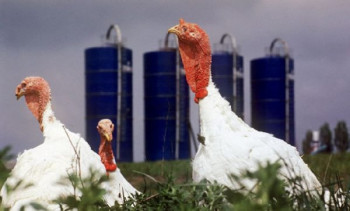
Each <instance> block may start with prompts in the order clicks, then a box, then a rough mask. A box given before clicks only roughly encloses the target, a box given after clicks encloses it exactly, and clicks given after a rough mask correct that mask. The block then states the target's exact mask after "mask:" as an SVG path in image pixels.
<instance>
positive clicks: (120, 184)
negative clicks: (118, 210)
mask: <svg viewBox="0 0 350 211" xmlns="http://www.w3.org/2000/svg"><path fill="white" fill-rule="evenodd" d="M113 130H114V124H113V123H112V121H111V120H109V119H102V120H100V121H99V122H98V124H97V131H98V133H99V134H100V138H101V142H100V147H99V152H98V154H99V155H100V157H101V161H102V163H103V164H104V166H105V168H106V171H107V175H108V178H109V180H108V182H107V183H108V185H107V187H106V188H107V192H109V194H108V195H107V196H106V200H107V202H109V203H113V202H114V200H116V199H117V202H118V203H119V204H122V203H123V202H124V200H126V199H128V198H129V197H133V196H134V195H136V194H138V193H140V192H139V191H137V190H136V189H135V188H134V187H133V186H132V185H131V184H130V183H129V182H128V181H127V180H126V179H125V178H124V176H123V175H122V173H121V172H120V170H119V168H117V165H116V163H115V159H114V155H113V150H112V145H111V142H112V140H113Z"/></svg>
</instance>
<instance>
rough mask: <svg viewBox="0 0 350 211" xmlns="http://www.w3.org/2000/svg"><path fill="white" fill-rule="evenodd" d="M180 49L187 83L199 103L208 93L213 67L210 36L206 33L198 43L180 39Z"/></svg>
mask: <svg viewBox="0 0 350 211" xmlns="http://www.w3.org/2000/svg"><path fill="white" fill-rule="evenodd" d="M179 51H180V54H181V59H182V63H183V65H184V68H185V71H186V80H187V83H188V85H189V86H190V88H191V90H192V92H194V93H195V94H196V96H195V99H194V100H195V102H196V103H198V102H199V100H200V99H203V98H205V97H206V96H207V95H208V92H207V86H208V85H209V79H210V67H211V49H210V44H209V38H208V37H207V36H206V35H205V36H204V37H203V39H202V40H200V41H198V43H197V44H192V43H190V44H188V43H186V42H183V41H180V42H179Z"/></svg>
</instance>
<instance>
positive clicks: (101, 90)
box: [85, 25, 133, 162]
mask: <svg viewBox="0 0 350 211" xmlns="http://www.w3.org/2000/svg"><path fill="white" fill-rule="evenodd" d="M112 30H115V31H116V37H117V39H120V40H118V41H114V42H107V43H106V45H105V46H100V47H92V48H88V49H86V50H85V92H86V95H85V112H86V114H85V118H86V139H87V141H88V142H89V144H90V145H91V147H92V149H93V150H95V151H96V152H98V147H99V144H100V137H99V134H98V133H97V129H96V126H97V123H98V121H99V120H101V119H104V118H108V119H110V120H112V122H113V123H114V125H115V128H114V133H113V138H114V139H113V142H112V145H113V151H114V155H115V159H116V160H117V161H125V162H131V161H132V160H133V134H132V133H133V131H132V51H131V50H130V49H128V48H125V47H124V46H123V45H122V43H121V34H120V30H119V28H118V26H116V25H112V26H111V27H110V28H109V30H108V32H107V36H106V38H107V41H109V40H110V34H111V32H112Z"/></svg>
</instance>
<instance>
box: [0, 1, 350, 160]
mask: <svg viewBox="0 0 350 211" xmlns="http://www.w3.org/2000/svg"><path fill="white" fill-rule="evenodd" d="M181 17H182V18H184V19H185V20H186V21H189V22H196V23H198V24H199V25H200V26H201V27H202V28H204V29H205V30H206V31H207V32H208V34H209V37H210V39H211V43H212V44H214V43H216V42H218V41H219V40H220V38H221V36H222V35H223V34H224V33H231V34H233V35H234V36H235V37H236V39H237V43H238V45H239V46H240V49H241V54H242V55H243V56H244V60H245V61H244V65H245V74H244V76H245V80H246V83H245V84H246V87H245V88H246V90H245V97H246V100H245V113H246V116H247V119H246V121H247V122H248V123H250V97H249V96H250V90H249V76H250V75H249V72H250V60H252V59H255V58H258V57H263V56H265V50H264V49H265V48H266V47H267V46H269V45H270V43H271V41H272V40H273V39H274V38H276V37H281V38H282V39H283V40H285V41H287V43H288V44H289V46H290V47H291V48H292V49H293V57H294V59H295V82H296V86H295V107H296V137H297V141H298V142H301V140H302V139H303V137H304V136H305V132H306V130H308V129H318V128H319V127H320V126H321V124H323V123H324V122H329V123H330V125H331V128H332V129H333V128H334V127H335V124H336V123H337V122H338V121H340V120H345V121H346V122H347V123H348V124H350V111H349V108H350V100H349V96H350V94H349V91H350V83H349V82H348V81H349V79H350V59H349V57H350V21H349V20H350V1H347V0H333V1H329V0H307V1H305V0H290V1H287V0H285V1H284V0H240V1H232V0H217V1H213V0H192V1H170V0H147V1H141V0H129V1H126V0H99V1H92V0H74V1H68V0H67V1H58V0H56V1H46V0H31V1H20V0H18V1H13V0H7V1H5V0H0V49H1V50H0V72H1V77H0V96H1V101H0V116H1V121H0V134H1V136H0V148H2V147H3V146H5V145H12V146H13V153H18V152H21V151H23V150H24V149H29V148H32V147H35V146H37V145H39V144H40V143H42V141H43V137H42V134H41V132H40V130H39V126H38V124H37V122H36V120H35V119H34V117H33V116H32V114H31V113H30V111H29V110H28V109H27V107H26V106H25V103H24V100H20V101H18V102H17V101H16V99H15V96H14V90H15V87H16V86H17V84H18V83H19V82H20V81H21V80H22V79H23V78H24V77H26V76H32V75H37V76H42V77H44V78H45V79H46V80H47V81H48V82H49V83H50V85H51V88H52V97H53V108H54V111H55V113H56V117H57V118H58V119H60V120H61V121H62V122H63V123H64V124H66V126H67V127H68V128H69V129H70V130H71V131H73V132H78V133H81V134H82V135H84V136H85V131H84V129H85V123H84V103H85V101H84V50H85V49H86V48H88V47H92V46H100V45H101V44H102V41H101V40H102V39H101V37H102V36H103V35H104V34H105V33H106V30H107V29H108V27H109V25H110V24H118V25H119V26H120V28H121V30H122V34H123V37H124V41H125V44H126V46H127V47H129V48H131V49H132V50H133V61H134V64H133V73H134V75H133V76H134V78H133V88H134V125H135V126H136V127H135V129H134V158H135V160H136V161H141V160H143V158H144V156H143V155H144V153H143V151H144V144H143V142H144V139H143V134H144V131H143V121H144V118H143V67H142V62H143V57H142V56H143V54H144V53H145V52H149V51H153V50H157V49H158V48H159V40H161V39H164V36H165V34H166V32H167V29H168V28H169V27H171V26H173V25H175V24H177V23H178V19H179V18H181ZM192 99H193V98H191V101H192ZM191 106H192V121H194V124H195V129H196V130H198V124H196V122H197V121H196V118H197V117H196V114H197V112H196V109H197V105H195V104H191ZM299 145H300V143H299Z"/></svg>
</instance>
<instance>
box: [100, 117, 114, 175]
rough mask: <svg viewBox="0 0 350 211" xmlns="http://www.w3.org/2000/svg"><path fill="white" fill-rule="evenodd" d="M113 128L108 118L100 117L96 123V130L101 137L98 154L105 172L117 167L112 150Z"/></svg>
mask: <svg viewBox="0 0 350 211" xmlns="http://www.w3.org/2000/svg"><path fill="white" fill-rule="evenodd" d="M113 130H114V124H113V123H112V121H111V120H109V119H102V120H100V121H99V122H98V124H97V131H98V133H99V134H100V138H101V142H100V147H99V150H98V154H99V155H100V157H101V161H102V163H103V165H104V166H105V168H106V171H107V172H110V171H115V170H116V169H117V165H116V164H115V162H114V155H113V150H112V140H113Z"/></svg>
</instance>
